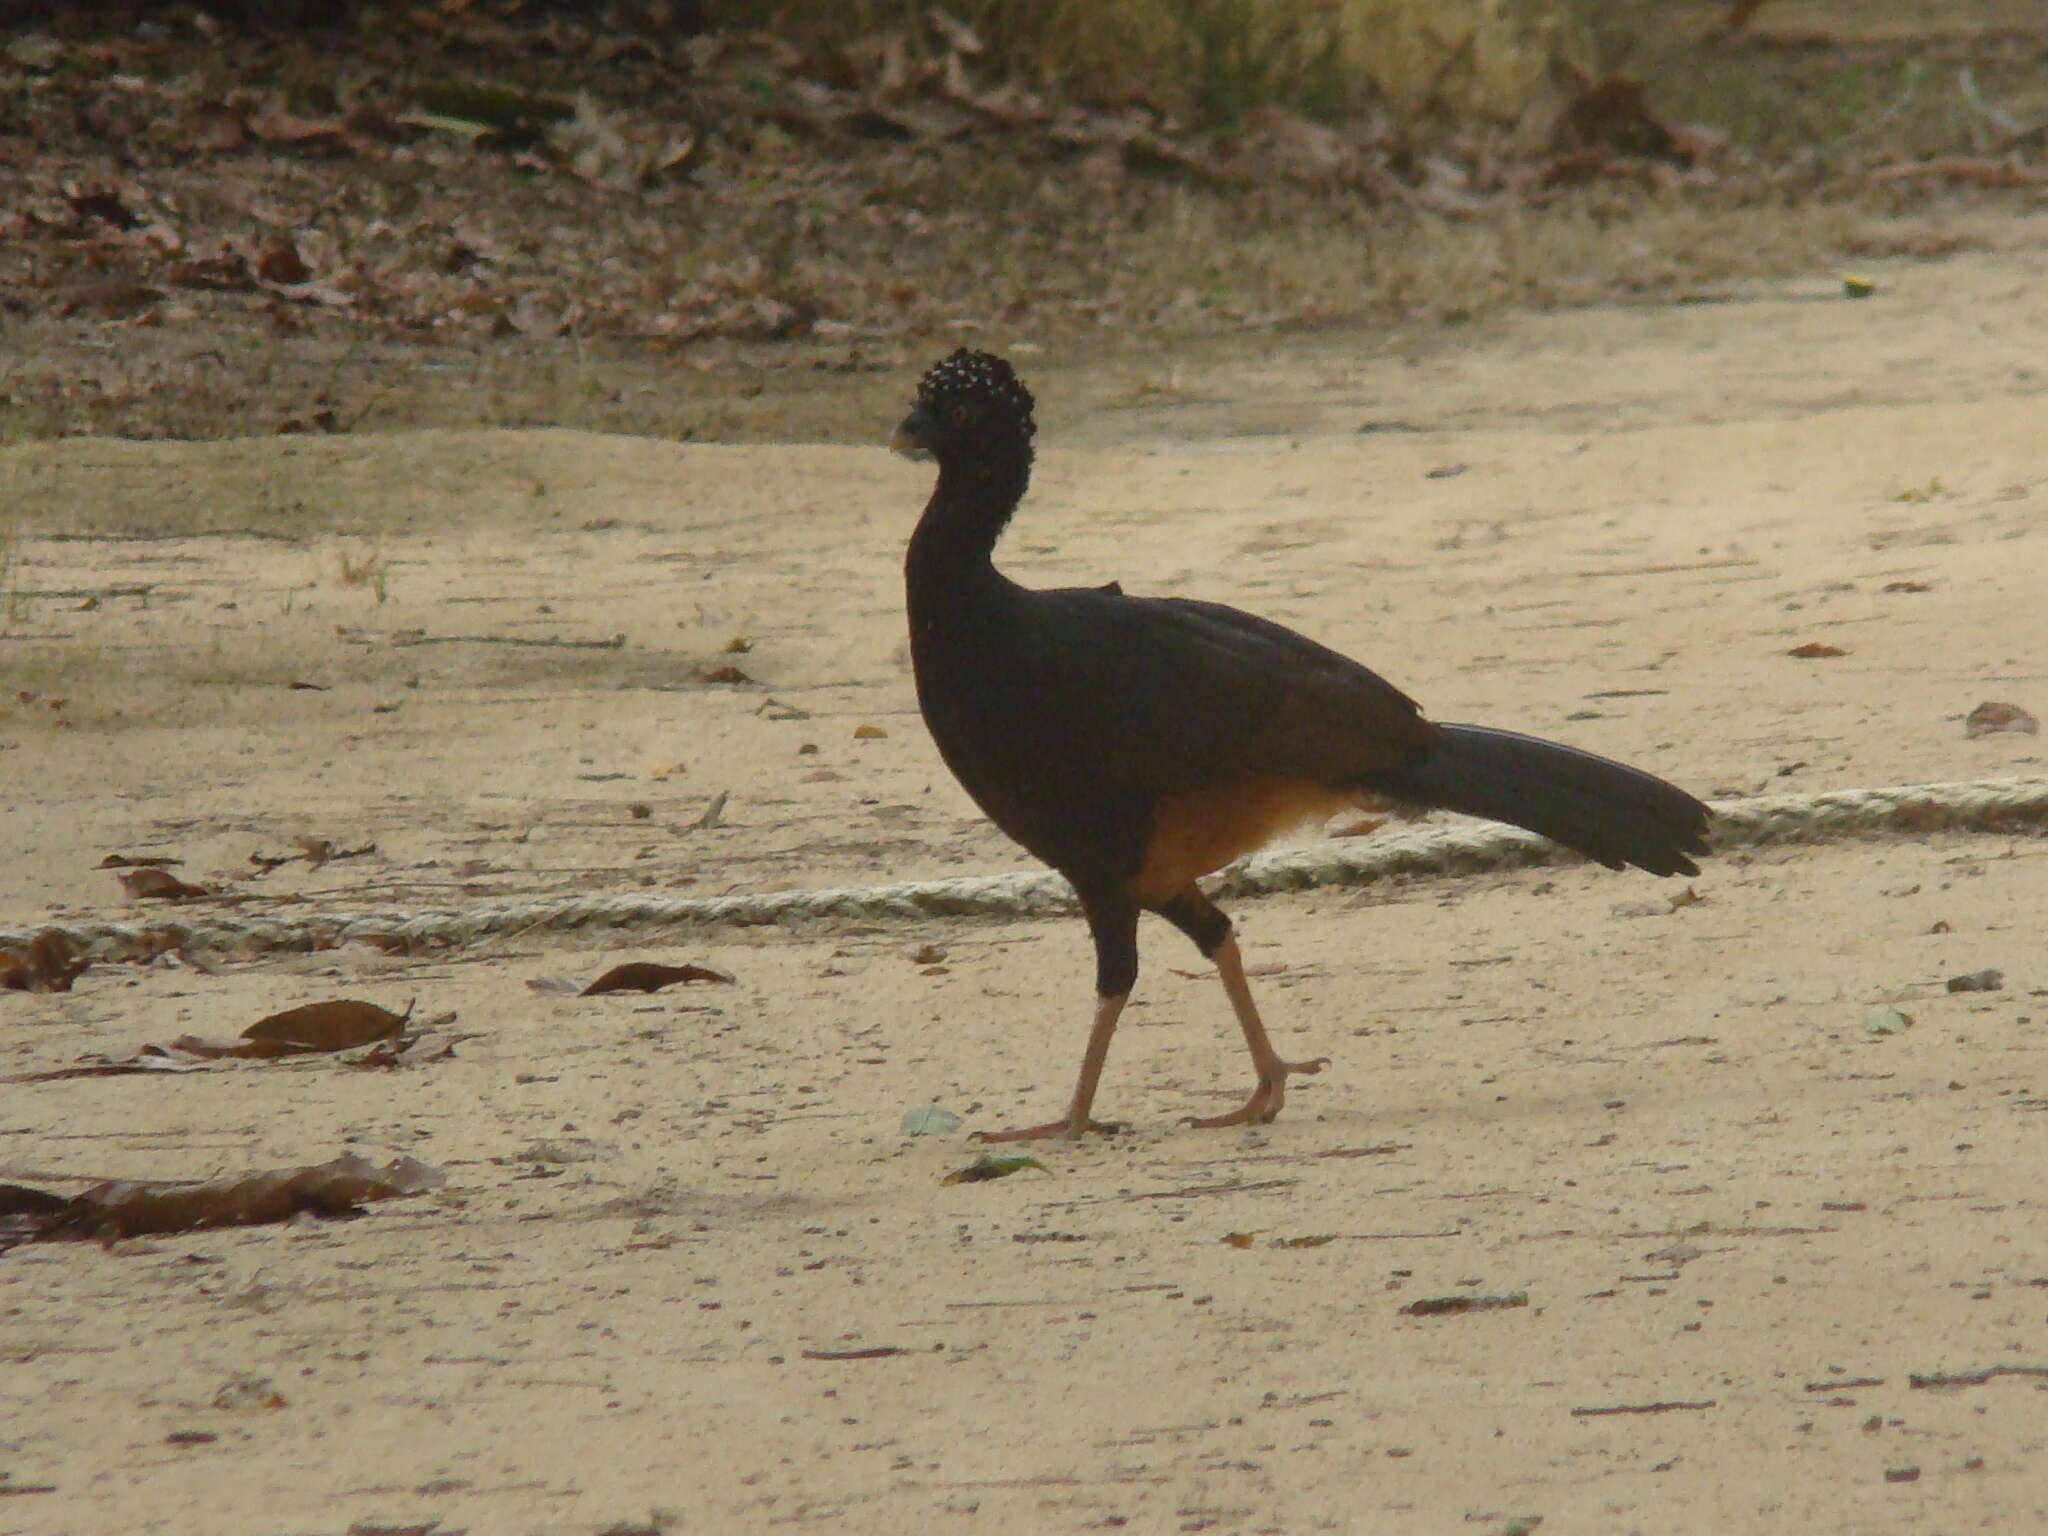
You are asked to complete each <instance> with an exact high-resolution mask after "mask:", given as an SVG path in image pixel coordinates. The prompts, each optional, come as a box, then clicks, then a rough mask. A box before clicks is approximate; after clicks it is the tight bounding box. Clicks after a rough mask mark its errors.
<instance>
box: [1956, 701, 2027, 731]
mask: <svg viewBox="0 0 2048 1536" xmlns="http://www.w3.org/2000/svg"><path fill="white" fill-rule="evenodd" d="M2040 730H2041V722H2040V721H2039V720H2036V719H2035V718H2034V717H2033V716H2032V715H2030V714H2028V713H2027V712H2026V711H2025V710H2024V709H2021V708H2020V707H2019V705H2017V704H2000V703H1998V702H1996V701H1995V700H1991V699H1986V700H1985V701H1984V702H1983V703H1982V704H1979V705H1978V706H1977V707H1976V708H1975V709H1973V710H1971V711H1970V713H1969V717H1968V718H1967V719H1965V720H1964V721H1963V734H1964V735H1965V736H1967V737H1969V738H1970V739H1971V740H1972V741H1974V740H1976V739H1977V738H1978V737H1979V736H1995V735H1997V734H1998V733H1999V732H2001V731H2014V732H2017V733H2019V734H2021V735H2024V736H2035V735H2038V734H2040Z"/></svg>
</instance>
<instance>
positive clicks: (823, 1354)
mask: <svg viewBox="0 0 2048 1536" xmlns="http://www.w3.org/2000/svg"><path fill="white" fill-rule="evenodd" d="M909 1353H910V1351H909V1350H907V1349H905V1348H904V1347H903V1346H902V1345H901V1344H878V1345H876V1346H875V1347H874V1348H873V1349H807V1350H805V1351H804V1358H805V1359H806V1360H886V1359H888V1358H889V1357H890V1356H891V1355H907V1354H909Z"/></svg>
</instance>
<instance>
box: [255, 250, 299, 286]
mask: <svg viewBox="0 0 2048 1536" xmlns="http://www.w3.org/2000/svg"><path fill="white" fill-rule="evenodd" d="M256 276H257V277H258V278H260V279H261V280H262V281H264V282H266V283H281V284H284V285H287V286H290V285H293V284H297V283H306V282H311V281H312V280H313V269H312V268H311V267H309V266H307V265H306V262H305V259H304V258H303V257H301V256H300V255H299V248H298V247H297V246H296V245H294V244H292V242H291V241H290V240H286V239H280V240H277V241H274V242H273V243H272V244H271V245H270V246H269V247H268V248H267V249H266V250H265V251H264V252H263V254H262V255H261V256H259V257H258V258H257V259H256Z"/></svg>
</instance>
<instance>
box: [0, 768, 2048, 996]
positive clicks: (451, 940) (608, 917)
mask: <svg viewBox="0 0 2048 1536" xmlns="http://www.w3.org/2000/svg"><path fill="white" fill-rule="evenodd" d="M1713 810H1714V824H1713V828H1712V833H1711V838H1712V843H1713V847H1714V850H1715V851H1716V852H1727V851H1728V850H1730V849H1734V848H1745V847H1757V846H1761V845H1764V844H1771V843H1813V842H1825V841H1830V840H1833V839H1836V838H1844V837H1852V836H1857V835H1870V834H1881V833H1893V834H1909V835H1910V834H1925V833H1932V832H1987V833H2017V832H2022V831H2026V830H2029V829H2038V828H2042V827H2048V778H2009V779H1975V780H1964V781H1959V782H1954V783H1942V784H1899V785H1892V786H1889V787H1884V788H1874V789H1844V790H1830V791H1827V792H1824V793H1819V794H1803V795H1757V796H1751V797H1746V798H1743V799H1738V800H1721V801H1716V802H1714V805H1713ZM1578 862H1583V861H1582V860H1580V859H1579V857H1578V855H1576V854H1574V853H1571V852H1570V851H1569V850H1567V849H1564V848H1561V847H1559V846H1558V845H1557V844H1555V843H1552V842H1549V841H1547V840H1546V839H1544V838H1540V837H1537V836H1535V835H1534V834H1532V833H1528V832H1523V831H1521V830H1519V829H1518V828H1514V827H1504V826H1499V825H1496V824H1494V823H1491V822H1478V821H1469V820H1466V819H1464V818H1458V819H1457V821H1456V822H1455V823H1454V824H1446V825H1441V826H1431V827H1415V828H1401V829H1393V830H1387V831H1382V832H1380V833H1377V834H1375V835H1374V836H1372V837H1369V838H1356V839H1340V840H1333V841H1325V842H1320V843H1315V844H1312V845H1309V846H1307V847H1300V848H1286V849H1280V850H1277V851H1275V852H1272V853H1263V854H1254V855H1253V856H1251V857H1250V858H1247V859H1244V860H1242V861H1240V862H1239V863H1237V864H1235V865H1233V866H1231V868H1229V869H1228V870H1226V871H1224V872H1223V873H1222V875H1221V876H1219V877H1218V880H1217V882H1216V889H1217V891H1218V893H1219V894H1221V895H1226V896H1249V895H1258V894H1264V893H1267V892H1272V891H1300V890H1307V889H1310V888H1312V887H1317V886H1349V885H1369V884H1371V883H1373V882H1374V881H1377V880H1385V879H1388V878H1391V877H1394V876H1401V875H1411V876H1412V875H1467V874H1476V873H1480V872H1483V871H1488V870H1502V869H1513V868H1518V867H1521V866H1524V865H1531V864H1552V863H1578ZM1073 910H1074V893H1073V889H1072V888H1071V887H1070V886H1069V885H1068V884H1067V882H1066V881H1065V880H1063V879H1061V878H1060V877H1059V876H1058V875H1054V874H1050V873H1033V872H1025V873H1020V874H1012V875H974V876H967V877H964V878H960V879H954V880H918V881H904V882H900V883H898V884H894V885H872V886H844V887H837V888H827V889H821V890H800V891H770V892H766V893H763V894H760V895H742V896H659V895H627V896H547V897H534V898H530V899H527V900H522V901H514V902H503V903H494V904H482V903H479V904H477V905H473V906H463V907H419V908H411V907H389V908H363V909H359V910H350V909H346V908H333V909H325V910H323V909H319V908H314V909H313V910H310V911H308V910H306V909H305V908H304V907H302V906H294V907H293V908H292V909H290V910H289V911H279V910H274V911H268V912H253V913H252V912H245V911H212V912H205V913H203V914H195V915H194V916H192V917H190V918H172V917H170V916H169V915H168V914H166V916H165V917H164V918H162V919H160V920H156V921H149V920H124V921H120V922H112V921H71V922H52V923H44V924H40V925H37V926H35V927H9V928H0V949H22V948H25V947H26V946H27V945H29V944H30V943H32V942H33V941H34V940H35V938H36V936H37V935H38V934H42V933H51V932H55V933H58V934H61V935H62V936H63V937H64V938H66V939H68V940H69V941H70V942H71V943H72V944H74V945H75V946H77V947H78V948H79V949H80V950H81V951H84V952H86V953H89V954H92V955H95V956H98V957H100V958H103V959H122V958H132V957H136V956H147V955H153V954H159V953H162V952H163V951H165V950H168V949H195V950H225V951H228V952H231V953H233V954H236V955H243V956H254V955H256V954H261V953H263V952H265V951H271V950H311V949H329V948H332V947H333V946H335V945H336V944H342V943H348V942H350V941H352V940H361V941H364V942H368V943H372V944H377V945H380V946H382V947H384V948H387V949H392V950H399V951H403V950H407V949H412V948H415V947H427V946H431V945H435V944H464V943H469V942H472V941H474V940H477V939H482V938H487V937H491V936H494V935H504V934H524V933H534V932H541V931H552V930H564V929H568V930H595V929H604V930H612V929H626V928H652V927H718V926H730V927H758V926H762V925H765V924H774V923H782V924H800V923H803V922H806V921H809V920H815V919H820V918H840V919H854V920H858V921H862V922H871V923H873V922H884V923H886V922H903V923H908V922H918V921H922V920H926V919H931V918H947V917H1008V918H1017V917H1041V916H1046V915H1050V914H1053V913H1061V912H1071V911H1073Z"/></svg>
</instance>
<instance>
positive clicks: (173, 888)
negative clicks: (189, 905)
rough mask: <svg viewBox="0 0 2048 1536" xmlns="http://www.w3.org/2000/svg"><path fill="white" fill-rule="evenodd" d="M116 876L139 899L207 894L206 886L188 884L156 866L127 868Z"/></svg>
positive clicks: (185, 899)
mask: <svg viewBox="0 0 2048 1536" xmlns="http://www.w3.org/2000/svg"><path fill="white" fill-rule="evenodd" d="M116 878H117V879H119V880H120V882H121V886H122V889H124V890H125V891H127V892H128V894H129V895H130V896H132V897H134V898H135V899H136V900H137V901H190V900H191V899H192V898H193V897H195V896H204V895H206V894H207V892H206V888H205V887H204V886H199V885H187V884H186V883H185V882H184V881H182V880H180V879H179V878H178V877H177V876H176V875H174V874H171V873H170V872H169V871H167V870H162V869H158V868H155V867H154V866H146V867H144V868H141V869H130V870H125V871H123V872H122V873H121V874H120V875H118V876H116Z"/></svg>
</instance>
